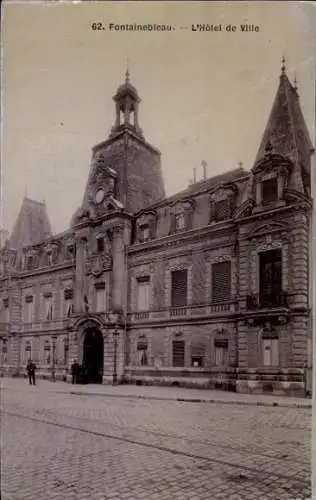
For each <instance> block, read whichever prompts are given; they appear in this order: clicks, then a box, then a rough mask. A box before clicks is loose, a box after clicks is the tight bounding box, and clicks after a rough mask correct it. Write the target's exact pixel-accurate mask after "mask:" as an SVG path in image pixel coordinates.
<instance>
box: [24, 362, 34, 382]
mask: <svg viewBox="0 0 316 500" xmlns="http://www.w3.org/2000/svg"><path fill="white" fill-rule="evenodd" d="M35 370H36V365H35V363H33V361H32V360H31V359H29V360H28V363H27V366H26V371H27V374H28V377H29V384H30V385H32V384H33V385H35Z"/></svg>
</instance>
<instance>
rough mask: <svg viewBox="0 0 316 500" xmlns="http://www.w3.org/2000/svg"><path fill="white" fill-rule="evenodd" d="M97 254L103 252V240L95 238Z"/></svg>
mask: <svg viewBox="0 0 316 500" xmlns="http://www.w3.org/2000/svg"><path fill="white" fill-rule="evenodd" d="M97 250H98V253H102V252H104V238H97Z"/></svg>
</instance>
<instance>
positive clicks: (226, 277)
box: [212, 261, 231, 302]
mask: <svg viewBox="0 0 316 500" xmlns="http://www.w3.org/2000/svg"><path fill="white" fill-rule="evenodd" d="M230 298H231V263H230V261H225V262H218V263H216V264H213V265H212V301H213V302H225V301H226V300H230Z"/></svg>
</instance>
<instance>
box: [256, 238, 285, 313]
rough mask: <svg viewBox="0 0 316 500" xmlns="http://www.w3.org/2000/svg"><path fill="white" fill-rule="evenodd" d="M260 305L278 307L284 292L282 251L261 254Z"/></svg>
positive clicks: (269, 251)
mask: <svg viewBox="0 0 316 500" xmlns="http://www.w3.org/2000/svg"><path fill="white" fill-rule="evenodd" d="M259 267H260V271H259V279H260V284H259V293H260V305H261V306H263V307H269V306H274V305H277V303H278V300H280V296H281V292H282V250H281V249H280V248H278V249H276V250H268V251H266V252H261V253H259Z"/></svg>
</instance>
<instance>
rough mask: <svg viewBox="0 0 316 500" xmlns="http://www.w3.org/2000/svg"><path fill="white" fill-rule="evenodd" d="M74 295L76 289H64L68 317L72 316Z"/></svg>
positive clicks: (65, 312) (65, 311)
mask: <svg viewBox="0 0 316 500" xmlns="http://www.w3.org/2000/svg"><path fill="white" fill-rule="evenodd" d="M73 297H74V291H73V289H72V288H67V289H65V290H64V303H65V306H64V314H65V316H66V317H67V318H69V317H70V316H71V314H72V313H73V309H74V307H73Z"/></svg>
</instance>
